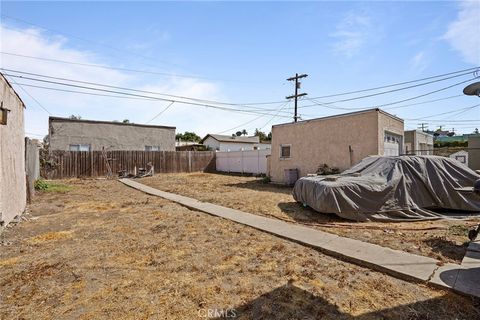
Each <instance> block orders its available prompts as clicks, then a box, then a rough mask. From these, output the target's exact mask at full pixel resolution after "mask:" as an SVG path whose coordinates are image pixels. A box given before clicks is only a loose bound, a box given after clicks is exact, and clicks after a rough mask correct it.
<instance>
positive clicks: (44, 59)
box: [0, 51, 216, 80]
mask: <svg viewBox="0 0 480 320" xmlns="http://www.w3.org/2000/svg"><path fill="white" fill-rule="evenodd" d="M0 53H1V54H3V55H8V56H15V57H21V58H28V59H36V60H42V61H50V62H56V63H64V64H71V65H78V66H84V67H92V68H101V69H110V70H118V71H127V72H136V73H145V74H153V75H160V76H169V77H178V78H192V79H203V80H216V79H212V78H206V77H200V76H194V75H184V74H176V73H167V72H158V71H147V70H137V69H129V68H121V67H111V66H106V65H101V64H93V63H82V62H74V61H65V60H58V59H51V58H43V57H34V56H28V55H23V54H18V53H11V52H4V51H0Z"/></svg>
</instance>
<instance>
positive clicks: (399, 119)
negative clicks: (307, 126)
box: [272, 108, 403, 127]
mask: <svg viewBox="0 0 480 320" xmlns="http://www.w3.org/2000/svg"><path fill="white" fill-rule="evenodd" d="M369 112H379V113H381V114H383V115H386V116H387V117H390V118H392V119H395V120H397V121H401V122H403V119H401V118H399V117H397V116H394V115H393V114H390V113H388V112H385V111H383V110H382V109H379V108H374V109H368V110H361V111H355V112H348V113H342V114H336V115H333V116H328V117H321V118H315V119H309V120H303V121H298V122H288V123H282V124H277V125H274V126H272V127H280V126H287V125H296V124H302V123H307V122H312V121H319V120H326V119H334V118H340V117H348V116H354V115H357V114H362V113H369Z"/></svg>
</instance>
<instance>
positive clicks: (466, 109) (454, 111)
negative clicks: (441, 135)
mask: <svg viewBox="0 0 480 320" xmlns="http://www.w3.org/2000/svg"><path fill="white" fill-rule="evenodd" d="M479 106H480V104H476V105H474V106H470V107H466V108H461V109H456V110H453V111H447V112H442V113H436V114H432V115H429V116H424V117H421V118H415V119H404V120H408V121H416V120H427V121H434V119H430V118H432V117H437V116H443V115H446V114H450V113H456V112H459V111H460V112H464V111H468V110H471V109H474V108H477V107H479Z"/></svg>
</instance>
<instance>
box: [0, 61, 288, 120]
mask: <svg viewBox="0 0 480 320" xmlns="http://www.w3.org/2000/svg"><path fill="white" fill-rule="evenodd" d="M0 70H4V71H7V72H14V73H19V74H26V75H30V76H36V77H41V78H46V79H54V80H60V81H69V82H74V83H82V84H88V85H94V86H100V87H105V88H112V89H120V90H127V91H132V92H140V93H148V94H155V95H159V96H166V97H172V98H179V99H186V100H192V101H197V102H205V103H214V104H222V105H230V106H243V107H248V108H252V107H251V106H253V105H263V104H279V103H284V102H285V101H286V100H283V101H276V102H274V101H271V102H256V103H246V104H243V103H228V102H220V101H214V100H206V99H198V98H190V97H186V96H179V95H172V94H166V93H160V92H154V91H148V90H138V89H131V88H125V87H119V86H112V85H107V84H101V83H96V82H90V81H80V80H74V79H68V78H62V77H53V76H47V75H43V74H38V73H32V72H25V71H19V70H14V69H9V68H0ZM275 110H276V109H270V110H268V109H264V111H275Z"/></svg>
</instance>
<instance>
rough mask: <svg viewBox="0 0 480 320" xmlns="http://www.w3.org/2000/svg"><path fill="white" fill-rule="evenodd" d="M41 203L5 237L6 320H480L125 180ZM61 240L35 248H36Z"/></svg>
mask: <svg viewBox="0 0 480 320" xmlns="http://www.w3.org/2000/svg"><path fill="white" fill-rule="evenodd" d="M64 183H68V184H69V185H73V186H74V188H72V189H71V190H70V191H68V192H66V193H42V194H40V195H39V196H38V197H37V198H36V199H35V202H34V204H33V205H31V207H30V210H31V214H32V216H34V217H36V219H35V220H33V219H32V220H29V221H26V222H22V223H20V224H19V225H16V226H15V227H13V228H10V229H6V231H5V232H4V233H3V234H1V235H0V243H9V245H3V246H0V263H1V267H0V319H112V318H115V319H182V320H183V319H199V318H200V319H206V318H205V317H204V316H205V315H207V312H208V310H215V309H216V310H217V311H221V310H225V309H228V308H233V309H234V310H235V314H236V315H237V317H236V318H235V319H452V318H456V319H474V318H478V317H479V316H480V313H479V310H478V309H477V308H476V306H475V305H474V302H473V301H472V300H470V299H469V298H466V297H462V296H458V295H456V294H454V293H450V292H447V291H443V290H437V289H433V288H429V287H426V286H424V285H420V284H413V283H409V282H405V281H401V280H398V279H395V278H392V277H390V276H387V275H384V274H381V273H378V272H373V271H370V270H368V269H365V268H361V267H358V266H355V265H352V264H349V263H346V262H342V261H339V260H336V259H333V258H331V257H328V256H325V255H323V254H321V253H319V252H317V251H315V250H313V249H311V248H308V247H304V246H301V245H299V244H296V243H292V242H289V241H286V240H283V239H280V238H276V237H274V236H272V235H269V234H266V233H262V232H260V231H257V230H254V229H252V228H248V227H245V226H242V225H239V224H235V223H233V222H230V221H227V220H224V219H220V218H217V217H213V216H209V215H207V214H204V213H200V212H196V211H191V210H189V209H186V208H184V207H181V206H179V205H177V204H175V203H171V202H169V201H166V200H163V199H160V198H158V197H152V196H148V195H145V194H143V193H141V192H138V191H136V190H133V189H130V188H128V187H126V186H124V185H122V184H121V183H119V182H116V181H96V180H71V181H68V182H64ZM63 231H69V232H71V233H69V234H70V236H67V237H56V236H54V237H52V238H54V239H55V241H43V242H42V241H40V242H37V243H34V244H33V243H31V242H30V241H28V239H32V238H35V239H38V238H42V239H46V238H48V239H50V238H51V237H50V236H48V237H45V236H44V235H46V234H50V235H58V234H63V233H62V232H63Z"/></svg>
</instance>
